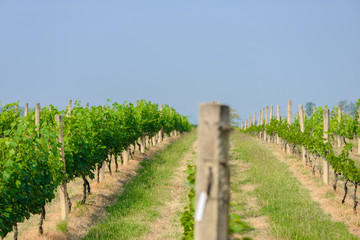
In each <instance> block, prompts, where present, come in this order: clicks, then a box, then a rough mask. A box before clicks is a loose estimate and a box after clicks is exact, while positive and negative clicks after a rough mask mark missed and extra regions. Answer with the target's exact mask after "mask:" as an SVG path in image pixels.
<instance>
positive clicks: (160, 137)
mask: <svg viewBox="0 0 360 240" xmlns="http://www.w3.org/2000/svg"><path fill="white" fill-rule="evenodd" d="M162 110H163V105H162V104H161V105H160V111H162ZM163 132H164V129H163V127H161V129H160V131H159V143H161V142H162V141H163Z"/></svg>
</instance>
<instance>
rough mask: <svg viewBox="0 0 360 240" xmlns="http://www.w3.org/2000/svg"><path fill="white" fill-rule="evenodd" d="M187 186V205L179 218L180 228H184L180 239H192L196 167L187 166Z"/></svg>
mask: <svg viewBox="0 0 360 240" xmlns="http://www.w3.org/2000/svg"><path fill="white" fill-rule="evenodd" d="M185 173H187V175H188V176H187V178H186V179H187V180H188V184H189V186H190V187H191V188H190V191H189V193H188V198H189V204H188V205H186V206H185V208H184V212H183V214H182V217H181V218H180V221H181V226H183V228H184V233H183V236H182V238H181V239H183V240H190V239H194V214H195V173H196V166H195V165H191V164H188V165H187V169H186V170H185Z"/></svg>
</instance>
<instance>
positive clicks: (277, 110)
mask: <svg viewBox="0 0 360 240" xmlns="http://www.w3.org/2000/svg"><path fill="white" fill-rule="evenodd" d="M276 120H278V121H280V106H279V105H277V106H276ZM276 143H277V144H280V138H279V135H278V134H276Z"/></svg>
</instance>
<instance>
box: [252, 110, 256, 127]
mask: <svg viewBox="0 0 360 240" xmlns="http://www.w3.org/2000/svg"><path fill="white" fill-rule="evenodd" d="M255 121H256V112H254V116H253V125H254V126H255Z"/></svg>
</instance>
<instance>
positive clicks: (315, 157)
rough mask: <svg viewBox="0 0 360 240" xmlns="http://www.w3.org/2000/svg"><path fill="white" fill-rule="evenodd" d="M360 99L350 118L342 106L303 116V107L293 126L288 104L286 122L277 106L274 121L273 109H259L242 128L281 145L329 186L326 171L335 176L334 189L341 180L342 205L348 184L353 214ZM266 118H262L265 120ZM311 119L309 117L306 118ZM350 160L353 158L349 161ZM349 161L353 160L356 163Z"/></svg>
mask: <svg viewBox="0 0 360 240" xmlns="http://www.w3.org/2000/svg"><path fill="white" fill-rule="evenodd" d="M359 109H360V99H359V100H358V102H357V108H356V111H355V112H354V113H353V116H351V115H349V114H345V113H343V112H342V110H341V105H339V106H338V107H334V108H333V109H332V110H331V112H330V111H329V109H328V107H327V106H325V107H318V108H314V109H313V112H312V113H308V114H305V112H304V110H303V106H302V105H299V111H298V113H297V114H296V116H295V118H294V121H293V122H292V116H291V101H290V100H289V102H288V116H287V119H285V118H281V117H280V107H279V106H277V117H276V118H275V117H273V114H272V112H273V108H272V107H271V108H270V113H269V114H268V112H269V111H268V110H269V107H266V113H265V109H262V110H261V111H260V113H259V115H258V122H257V124H256V122H255V118H256V113H255V114H254V115H253V116H252V117H250V118H249V119H248V120H247V121H246V122H245V125H243V131H244V132H246V133H251V134H253V135H256V136H258V137H259V138H261V139H264V140H265V141H267V142H276V143H277V144H281V145H282V147H283V149H284V151H285V152H288V153H290V154H293V155H301V157H302V159H303V162H304V164H306V165H307V166H309V167H311V169H312V172H313V173H314V174H315V171H317V172H318V173H319V174H320V176H321V177H322V179H323V182H324V183H325V184H326V185H328V184H329V183H330V181H329V178H330V176H329V172H330V171H329V169H330V168H331V169H332V171H333V173H334V178H333V189H334V190H336V189H337V182H338V179H339V176H341V177H343V178H344V181H345V184H344V196H343V198H342V200H341V201H342V203H344V202H345V199H346V196H347V194H348V185H347V184H348V183H352V184H353V185H354V194H353V209H354V212H356V207H357V205H358V201H357V197H356V193H357V187H358V185H359V184H360V169H359V166H360V161H359V158H358V157H357V156H356V155H355V154H354V153H353V152H355V151H356V152H357V154H360V137H359V136H360V122H359V121H360V118H359V115H360V112H359V111H358V110H359ZM264 114H265V117H264ZM308 115H310V116H308ZM352 156H353V157H352ZM352 158H356V161H355V160H354V159H352Z"/></svg>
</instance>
